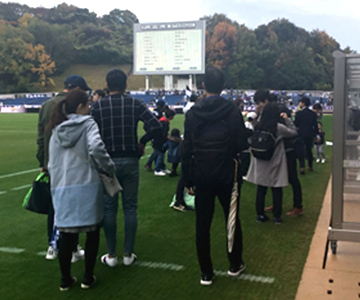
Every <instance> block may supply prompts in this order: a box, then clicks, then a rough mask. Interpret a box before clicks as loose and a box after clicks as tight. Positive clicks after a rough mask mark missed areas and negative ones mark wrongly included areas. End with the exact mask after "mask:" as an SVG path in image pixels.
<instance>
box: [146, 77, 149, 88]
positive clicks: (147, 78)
mask: <svg viewBox="0 0 360 300" xmlns="http://www.w3.org/2000/svg"><path fill="white" fill-rule="evenodd" d="M148 90H149V76H148V75H146V76H145V91H148Z"/></svg>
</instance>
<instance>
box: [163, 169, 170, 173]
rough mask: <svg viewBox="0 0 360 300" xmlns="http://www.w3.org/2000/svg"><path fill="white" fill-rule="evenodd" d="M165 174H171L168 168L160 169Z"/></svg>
mask: <svg viewBox="0 0 360 300" xmlns="http://www.w3.org/2000/svg"><path fill="white" fill-rule="evenodd" d="M162 171H163V172H164V173H165V174H171V171H170V170H168V169H165V170H162Z"/></svg>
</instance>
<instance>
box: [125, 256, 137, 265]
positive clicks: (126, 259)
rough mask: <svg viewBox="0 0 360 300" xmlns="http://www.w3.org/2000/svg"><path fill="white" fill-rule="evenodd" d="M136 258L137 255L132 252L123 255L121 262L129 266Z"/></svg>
mask: <svg viewBox="0 0 360 300" xmlns="http://www.w3.org/2000/svg"><path fill="white" fill-rule="evenodd" d="M136 259H137V256H136V255H135V254H134V253H131V255H130V256H127V255H124V259H123V263H124V265H125V266H131V265H132V264H133V263H134V261H135V260H136Z"/></svg>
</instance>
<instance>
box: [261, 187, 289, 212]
mask: <svg viewBox="0 0 360 300" xmlns="http://www.w3.org/2000/svg"><path fill="white" fill-rule="evenodd" d="M267 188H268V187H267V186H262V185H258V186H257V192H256V213H257V214H258V215H263V214H264V213H265V212H264V208H265V196H266V192H267ZM271 192H272V197H273V214H274V217H275V218H280V217H281V213H282V198H283V192H282V188H281V187H272V188H271Z"/></svg>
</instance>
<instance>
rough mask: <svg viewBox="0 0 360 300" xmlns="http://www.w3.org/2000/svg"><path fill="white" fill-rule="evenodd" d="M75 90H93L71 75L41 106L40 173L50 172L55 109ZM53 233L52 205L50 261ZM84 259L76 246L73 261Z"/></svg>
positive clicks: (47, 256) (51, 214)
mask: <svg viewBox="0 0 360 300" xmlns="http://www.w3.org/2000/svg"><path fill="white" fill-rule="evenodd" d="M75 90H81V91H89V93H90V92H91V89H90V88H89V87H88V85H87V84H86V81H85V79H84V78H83V77H81V76H79V75H70V76H69V77H67V78H66V79H65V82H64V90H63V91H62V92H60V93H58V94H57V95H56V96H55V97H54V98H52V99H50V100H48V101H46V102H45V103H44V104H43V105H42V106H41V109H40V112H39V120H38V135H37V140H36V141H37V145H38V150H37V153H36V158H37V159H38V161H39V164H40V172H48V169H47V165H48V161H49V141H50V137H51V131H46V130H45V129H46V126H47V124H48V123H49V121H50V119H51V115H52V112H53V109H54V107H55V105H56V104H57V103H59V102H60V101H61V100H64V99H65V97H66V95H67V93H69V92H70V91H75ZM55 225H56V224H55ZM53 231H54V209H53V207H52V205H50V210H49V213H48V218H47V232H48V242H49V248H48V250H47V253H46V256H45V258H46V259H48V260H52V259H55V258H56V256H57V253H56V250H55V249H54V248H53V246H52V245H51V240H52V236H53ZM82 258H84V251H83V250H82V249H81V248H79V247H78V245H77V244H76V245H75V246H74V249H73V259H72V261H73V262H75V261H77V260H79V259H82Z"/></svg>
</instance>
